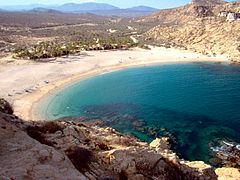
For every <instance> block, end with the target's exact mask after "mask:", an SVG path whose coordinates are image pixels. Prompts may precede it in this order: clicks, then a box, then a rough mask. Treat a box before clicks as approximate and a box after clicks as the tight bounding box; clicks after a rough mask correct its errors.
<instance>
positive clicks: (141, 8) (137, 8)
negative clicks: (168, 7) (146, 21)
mask: <svg viewBox="0 0 240 180" xmlns="http://www.w3.org/2000/svg"><path fill="white" fill-rule="evenodd" d="M125 10H128V11H146V12H154V11H159V9H156V8H152V7H148V6H136V7H132V8H127V9H125Z"/></svg>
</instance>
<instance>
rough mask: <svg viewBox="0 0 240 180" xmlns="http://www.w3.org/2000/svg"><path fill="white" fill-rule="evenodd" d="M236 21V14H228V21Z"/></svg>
mask: <svg viewBox="0 0 240 180" xmlns="http://www.w3.org/2000/svg"><path fill="white" fill-rule="evenodd" d="M235 20H236V16H235V13H232V12H231V13H228V15H227V21H235Z"/></svg>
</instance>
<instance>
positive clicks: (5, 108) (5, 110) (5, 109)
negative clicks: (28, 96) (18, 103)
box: [0, 98, 13, 115]
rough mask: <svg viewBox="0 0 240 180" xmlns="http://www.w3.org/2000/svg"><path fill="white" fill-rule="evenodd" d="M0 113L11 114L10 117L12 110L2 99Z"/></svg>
mask: <svg viewBox="0 0 240 180" xmlns="http://www.w3.org/2000/svg"><path fill="white" fill-rule="evenodd" d="M0 112H3V113H6V114H11V115H12V114H13V108H12V106H11V105H10V103H9V102H7V101H6V100H5V99H2V98H1V99H0Z"/></svg>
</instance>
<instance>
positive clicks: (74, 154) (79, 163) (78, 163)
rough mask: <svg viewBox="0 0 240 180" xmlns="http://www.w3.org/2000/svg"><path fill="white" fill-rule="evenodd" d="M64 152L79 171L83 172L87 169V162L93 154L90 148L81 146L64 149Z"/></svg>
mask: <svg viewBox="0 0 240 180" xmlns="http://www.w3.org/2000/svg"><path fill="white" fill-rule="evenodd" d="M66 154H67V156H68V158H69V159H70V160H71V161H72V163H73V165H74V166H75V168H76V169H77V170H79V171H80V172H85V171H87V170H88V169H89V164H90V162H91V160H92V159H93V154H92V152H91V151H90V150H88V149H85V148H82V147H71V148H69V149H67V150H66Z"/></svg>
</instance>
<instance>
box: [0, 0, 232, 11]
mask: <svg viewBox="0 0 240 180" xmlns="http://www.w3.org/2000/svg"><path fill="white" fill-rule="evenodd" d="M190 1H191V0H20V1H19V0H0V6H9V5H29V4H47V5H51V4H58V5H59V4H60V5H61V4H64V3H84V2H97V3H108V4H111V5H114V6H117V7H120V8H126V7H133V6H139V5H144V6H150V7H155V8H159V9H163V8H172V7H178V6H181V5H185V4H187V3H189V2H190ZM229 1H233V0H229Z"/></svg>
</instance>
